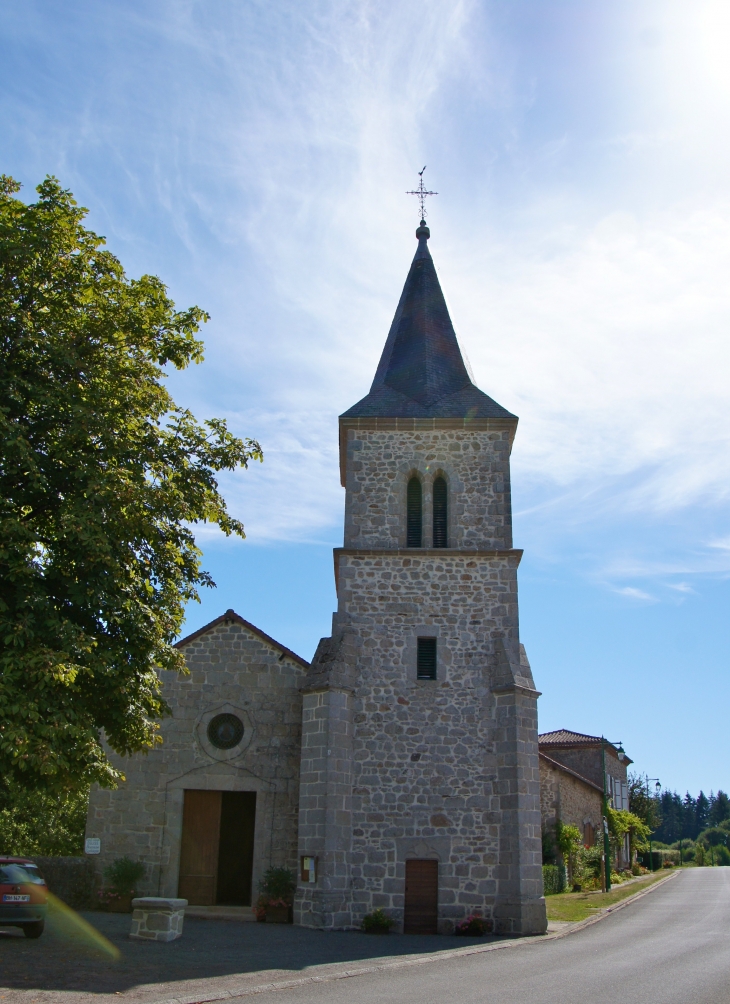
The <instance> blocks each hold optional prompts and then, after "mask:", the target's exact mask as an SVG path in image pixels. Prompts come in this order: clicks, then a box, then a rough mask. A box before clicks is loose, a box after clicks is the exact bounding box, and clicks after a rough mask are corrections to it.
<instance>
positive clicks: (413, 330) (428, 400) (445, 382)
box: [342, 220, 514, 418]
mask: <svg viewBox="0 0 730 1004" xmlns="http://www.w3.org/2000/svg"><path fill="white" fill-rule="evenodd" d="M430 236H431V232H430V230H429V228H428V227H427V226H426V223H425V221H424V220H421V225H420V226H419V228H418V230H416V237H417V238H418V250H417V251H416V254H415V257H414V259H413V262H412V264H411V268H410V271H409V272H408V277H407V278H406V282H405V286H404V287H403V292H402V293H401V298H400V301H399V303H398V308H397V310H396V312H395V317H394V318H393V323H392V324H391V326H390V332H389V333H388V338H387V341H386V343H385V348H384V349H383V354H382V356H381V357H380V363H379V365H378V369H377V371H376V373H375V379H374V380H373V384H372V387H371V388H370V393H369V394H368V395H367V397H365V398H363V399H362V401H359V402H358V403H357V404H356V405H354V406H353V407H352V408H350V409H349V411H346V412H345V414H344V415H343V416H342V417H343V418H365V417H371V416H372V417H383V418H385V417H388V418H477V417H479V418H514V416H513V415H511V414H510V413H509V412H508V411H506V410H505V409H504V408H502V407H501V406H500V405H498V404H497V402H496V401H493V400H492V399H491V398H490V397H487V395H486V394H483V393H482V391H480V390H479V389H478V388H477V387H475V386H474V384H473V383H472V381H471V378H470V377H469V373H468V371H467V368H466V366H465V365H464V360H463V358H462V355H461V350H460V349H459V343H458V341H457V340H456V332H455V331H454V326H453V324H452V323H451V318H450V317H449V311H448V308H447V306H446V301H445V299H444V294H443V292H442V291H441V285H440V283H439V280H438V276H437V274H436V268H435V266H434V263H433V259H432V257H431V252H430V251H429V249H428V239H429V237H430Z"/></svg>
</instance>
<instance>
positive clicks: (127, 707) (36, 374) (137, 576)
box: [0, 176, 262, 794]
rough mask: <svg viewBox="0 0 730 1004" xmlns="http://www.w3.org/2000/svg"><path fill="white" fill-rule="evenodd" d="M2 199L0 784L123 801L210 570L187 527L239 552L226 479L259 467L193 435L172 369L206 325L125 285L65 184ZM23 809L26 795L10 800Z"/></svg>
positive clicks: (239, 529)
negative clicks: (189, 609) (88, 791)
mask: <svg viewBox="0 0 730 1004" xmlns="http://www.w3.org/2000/svg"><path fill="white" fill-rule="evenodd" d="M19 187H20V186H19V185H18V184H17V183H16V182H15V181H13V179H11V178H7V177H5V176H2V178H1V179H0V639H1V642H0V643H1V645H2V647H1V648H0V777H2V778H3V782H4V783H5V785H6V794H7V791H9V790H11V789H12V788H13V785H15V786H16V789H17V788H18V787H24V788H28V789H38V790H40V789H44V788H46V789H48V790H51V789H54V788H59V787H64V786H66V787H73V786H83V785H86V784H88V783H89V782H91V781H98V782H99V783H101V784H102V785H114V784H115V783H116V780H117V779H118V778H119V777H120V774H119V773H118V771H116V770H115V769H114V768H113V766H112V765H111V763H110V762H109V760H108V759H107V757H106V755H105V752H104V749H103V746H102V740H101V732H102V730H103V733H104V735H105V737H106V740H107V742H108V743H109V745H110V746H111V748H112V749H114V750H116V751H117V752H118V753H120V754H130V753H134V752H138V751H144V750H149V749H150V748H151V747H152V746H153V745H154V744H155V743H156V742H158V741H159V736H158V734H157V730H158V728H159V725H158V719H159V718H160V717H161V716H162V715H164V714H165V713H167V711H168V709H167V707H166V705H165V703H164V701H163V699H162V697H161V693H160V684H159V680H158V670H159V669H167V670H175V671H178V672H184V671H185V666H184V661H183V658H182V655H181V653H180V652H178V651H177V650H176V649H175V648H173V642H174V640H175V637H176V636H177V635H178V634H179V630H180V627H181V625H182V622H183V617H184V608H185V605H186V603H187V602H189V601H190V600H193V599H197V587H199V586H201V585H204V586H209V585H212V584H213V583H212V581H211V579H210V576H209V575H208V574H207V573H206V572H204V571H203V570H202V569H201V566H200V558H201V554H200V551H199V550H198V549H197V548H196V546H195V538H194V534H193V527H194V525H195V524H197V523H200V522H210V523H215V524H217V525H218V526H219V527H220V528H221V530H222V531H223V532H224V533H225V534H238V535H239V536H243V535H244V534H243V526H242V524H241V523H240V522H239V521H238V520H236V519H234V518H233V517H232V516H231V515H230V514H229V513H228V511H227V508H226V504H225V501H224V499H223V498H222V497H221V495H220V493H219V491H218V484H217V481H216V477H215V474H216V472H218V471H222V470H233V469H235V468H236V467H238V466H243V467H246V466H247V464H248V462H249V461H250V460H252V459H257V460H261V459H262V454H261V449H260V447H259V445H258V443H256V442H255V441H253V440H250V439H249V440H241V439H238V438H236V437H235V436H233V435H232V434H231V433H230V432H229V431H228V429H227V428H226V425H225V422H223V421H221V420H219V419H210V420H208V421H206V422H204V423H203V424H199V423H198V422H196V420H195V418H194V417H193V415H191V414H190V412H188V411H186V410H184V409H182V408H179V407H177V406H176V405H175V402H174V401H173V400H172V398H171V396H170V394H169V392H168V391H167V390H166V388H165V386H164V376H165V367H166V366H168V365H171V366H174V367H175V368H177V369H183V368H185V367H186V366H188V364H189V363H191V362H200V361H201V360H202V343H201V342H200V341H199V340H198V339H197V338H196V337H195V335H196V333H197V331H198V330H199V327H200V325H201V323H202V322H203V321H205V320H207V315H206V314H205V313H204V312H203V311H202V310H201V309H200V308H198V307H191V308H189V309H187V310H183V311H177V310H176V309H175V305H174V303H173V302H172V301H171V300H170V299H169V297H168V296H167V293H166V290H165V287H164V285H163V284H162V283H161V282H160V280H159V279H156V278H154V277H153V276H142V277H141V278H140V279H129V278H127V276H126V275H125V274H124V270H123V269H122V266H121V264H120V262H119V261H118V260H117V258H115V257H114V255H112V254H111V253H110V252H109V251H107V250H105V249H104V247H103V245H104V240H103V239H102V238H101V237H98V236H97V235H96V234H94V233H92V232H91V231H90V230H87V229H85V227H84V226H83V225H82V220H83V219H84V217H85V215H86V210H84V209H82V208H80V207H79V206H77V204H76V202H75V201H74V199H73V197H72V196H71V193H70V192H68V191H65V190H64V189H62V188H61V186H60V184H59V183H58V181H56V180H55V179H54V178H47V179H46V180H45V181H44V182H43V183H42V184H41V185H39V186H38V189H37V191H38V194H39V198H38V201H37V202H35V203H33V204H30V205H27V204H25V203H24V202H23V201H21V200H20V199H19V198H16V197H15V193H16V192H17V191H18V190H19ZM16 789H13V790H16Z"/></svg>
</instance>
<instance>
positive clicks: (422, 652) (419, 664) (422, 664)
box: [416, 638, 436, 680]
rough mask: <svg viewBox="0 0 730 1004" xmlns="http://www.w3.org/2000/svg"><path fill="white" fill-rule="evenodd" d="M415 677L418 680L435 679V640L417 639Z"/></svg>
mask: <svg viewBox="0 0 730 1004" xmlns="http://www.w3.org/2000/svg"><path fill="white" fill-rule="evenodd" d="M416 677H417V678H418V679H419V680H435V679H436V639H435V638H419V639H418V653H417V656H416Z"/></svg>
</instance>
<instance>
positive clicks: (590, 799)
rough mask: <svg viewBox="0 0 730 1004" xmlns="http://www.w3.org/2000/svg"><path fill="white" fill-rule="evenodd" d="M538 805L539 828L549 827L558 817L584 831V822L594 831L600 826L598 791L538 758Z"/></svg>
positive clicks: (600, 806)
mask: <svg viewBox="0 0 730 1004" xmlns="http://www.w3.org/2000/svg"><path fill="white" fill-rule="evenodd" d="M540 808H541V815H542V826H543V829H552V828H553V827H554V826H555V823H556V822H557V820H558V819H560V820H561V821H562V822H563V823H567V824H572V825H573V826H577V827H578V829H579V830H580V831H581V833H583V832H584V825H585V823H586V822H588V823H590V824H591V826H592V827H593V829H594V833H595V834H598V836H599V838H600V834H601V832H602V826H603V801H602V798H601V793H600V792H599V791H596V789H595V788H592V787H590V785H587V784H585V783H584V782H582V781H579V780H578V778H576V777H571V775H570V774H566V773H565V772H564V771H561V770H560V769H559V768H557V767H553V766H552V764H549V763H547V762H546V761H545V760H544V759H543V758H542V757H541V758H540Z"/></svg>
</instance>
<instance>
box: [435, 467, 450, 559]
mask: <svg viewBox="0 0 730 1004" xmlns="http://www.w3.org/2000/svg"><path fill="white" fill-rule="evenodd" d="M447 496H448V490H447V487H446V478H442V477H441V476H440V475H439V477H437V478H436V479H435V480H434V483H433V546H434V547H448V546H449V545H448V540H447V537H448V523H447V519H446V516H447V513H446V505H447Z"/></svg>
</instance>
